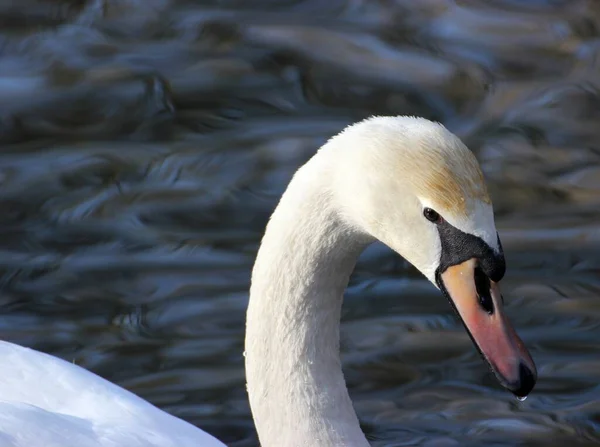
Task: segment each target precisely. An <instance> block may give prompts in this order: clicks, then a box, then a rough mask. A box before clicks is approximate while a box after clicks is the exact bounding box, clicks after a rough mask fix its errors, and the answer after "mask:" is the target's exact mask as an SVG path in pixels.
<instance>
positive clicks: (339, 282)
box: [245, 155, 370, 447]
mask: <svg viewBox="0 0 600 447" xmlns="http://www.w3.org/2000/svg"><path fill="white" fill-rule="evenodd" d="M317 157H318V155H317V156H316V157H315V158H313V160H311V161H309V162H308V164H307V165H305V167H303V168H301V169H300V170H299V171H298V173H297V174H296V176H295V177H294V179H293V180H292V182H291V183H290V186H289V187H288V189H287V191H286V192H285V194H284V195H283V197H282V199H281V201H280V203H279V205H278V207H277V209H276V210H275V212H274V213H273V216H272V217H271V220H270V222H269V225H268V227H267V231H266V233H265V236H264V238H263V241H262V244H261V248H260V250H259V253H258V255H257V259H256V263H255V266H254V270H253V274H252V287H251V290H250V303H249V306H248V313H247V322H246V348H245V349H246V352H245V356H246V378H247V386H248V394H249V399H250V405H251V409H252V413H253V417H254V421H255V424H256V428H257V431H258V435H259V438H260V442H261V444H262V445H263V447H275V446H277V447H295V446H299V447H300V446H302V447H311V446H315V447H316V446H319V447H328V446H344V447H355V446H356V447H359V446H360V447H363V446H368V445H369V444H368V443H367V441H366V438H365V436H364V434H363V433H362V431H361V429H360V426H359V423H358V419H357V417H356V413H355V412H354V409H353V407H352V403H351V401H350V397H349V396H348V391H347V388H346V383H345V380H344V376H343V374H342V369H341V362H340V356H339V323H340V311H341V306H342V297H343V292H344V290H345V288H346V286H347V284H348V280H349V277H350V274H351V272H352V270H353V268H354V266H355V264H356V260H357V258H358V256H359V254H360V252H361V251H362V250H363V249H364V247H365V246H366V245H367V244H368V243H369V242H370V240H367V239H366V237H364V236H361V235H359V234H357V233H355V232H354V231H353V230H351V229H350V228H349V227H347V226H346V225H344V224H343V223H342V222H340V221H339V219H338V217H337V213H336V210H335V209H334V207H333V206H332V203H331V199H330V195H329V193H328V191H327V188H326V185H325V183H326V181H327V180H326V179H327V177H328V175H327V172H326V170H320V169H319V166H318V165H317V164H316V163H317V162H316V161H315V159H316V158H317ZM311 164H312V166H311Z"/></svg>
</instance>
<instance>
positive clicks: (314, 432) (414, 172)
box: [245, 117, 537, 447]
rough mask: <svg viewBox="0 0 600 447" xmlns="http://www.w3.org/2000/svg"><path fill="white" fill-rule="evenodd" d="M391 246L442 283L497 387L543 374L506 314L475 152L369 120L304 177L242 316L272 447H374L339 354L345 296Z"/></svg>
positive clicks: (437, 131)
mask: <svg viewBox="0 0 600 447" xmlns="http://www.w3.org/2000/svg"><path fill="white" fill-rule="evenodd" d="M376 240H378V241H381V242H383V243H384V244H385V245H387V246H388V247H390V248H391V249H393V250H394V251H395V252H397V253H398V254H400V255H401V256H402V257H404V258H405V259H406V260H407V261H409V262H410V263H411V264H413V265H414V266H415V267H416V268H417V269H418V270H419V271H420V272H421V273H422V274H423V275H425V277H426V278H427V279H428V280H429V281H431V282H432V283H433V284H434V285H435V286H436V287H438V288H439V289H440V290H441V292H442V293H443V295H445V296H446V297H447V298H448V299H449V301H450V302H451V304H452V305H453V307H454V308H455V310H456V311H457V313H458V315H459V316H460V318H461V319H462V321H463V323H464V326H465V327H466V329H467V332H468V333H469V335H470V336H471V338H472V339H473V341H474V343H475V346H476V347H477V348H478V350H479V351H480V353H481V354H482V356H483V358H484V359H485V360H486V361H487V363H488V365H489V366H490V367H491V369H492V371H493V372H494V373H495V375H496V377H497V378H498V380H499V382H500V383H501V384H502V385H503V386H504V387H505V388H507V389H508V390H510V391H512V392H513V393H514V394H515V395H517V396H518V397H525V396H527V395H528V394H529V392H530V391H531V390H532V389H533V387H534V385H535V382H536V379H537V371H536V367H535V364H534V362H533V360H532V358H531V356H530V354H529V352H528V351H527V349H526V347H525V345H524V344H523V342H522V341H521V339H520V338H519V337H518V336H517V334H516V333H515V331H514V329H513V328H512V326H511V325H510V323H509V321H508V320H507V318H506V316H505V314H504V311H503V298H502V296H501V294H500V290H499V287H498V282H499V281H500V280H501V279H502V277H503V276H504V272H505V261H504V255H503V251H502V246H501V243H500V239H499V236H498V233H497V231H496V228H495V223H494V213H493V209H492V203H491V200H490V197H489V195H488V192H487V188H486V185H485V181H484V178H483V175H482V172H481V169H480V167H479V164H478V163H477V160H476V159H475V156H474V155H473V153H472V152H471V151H470V150H469V149H468V148H467V147H466V146H465V145H464V144H463V143H462V142H461V141H460V140H459V138H458V137H456V136H455V135H453V134H452V133H451V132H449V131H448V130H447V129H446V128H444V127H443V126H442V125H441V124H438V123H433V122H431V121H428V120H425V119H423V118H416V117H373V118H370V119H367V120H365V121H362V122H359V123H357V124H354V125H352V126H349V127H347V128H346V129H345V130H344V131H342V132H341V133H340V134H338V135H336V136H335V137H333V138H331V139H330V140H329V141H328V142H327V143H326V144H325V145H324V146H323V147H321V149H319V151H318V152H317V153H316V154H315V155H314V156H313V157H312V158H311V159H310V160H309V161H308V162H307V163H306V164H305V165H304V166H302V167H301V168H300V169H299V170H298V171H297V172H296V174H295V175H294V177H293V178H292V180H291V182H290V183H289V185H288V188H287V189H286V191H285V192H284V194H283V196H282V197H281V199H280V202H279V204H278V206H277V207H276V209H275V211H274V212H273V214H272V216H271V219H270V220H269V223H268V225H267V229H266V231H265V234H264V236H263V240H262V242H261V246H260V248H259V250H258V254H257V257H256V261H255V264H254V269H253V272H252V282H251V287H250V300H249V305H248V310H247V317H246V341H245V364H246V381H247V389H248V396H249V401H250V408H251V410H252V415H253V418H254V422H255V425H256V429H257V432H258V436H259V440H260V442H261V445H262V446H263V447H334V446H335V447H338V446H339V447H365V446H368V445H369V444H368V442H367V440H366V438H365V435H364V434H363V433H362V431H361V429H360V426H359V423H358V418H357V416H356V413H355V412H354V409H353V407H352V403H351V401H350V398H349V396H348V391H347V388H346V384H345V381H344V376H343V374H342V369H341V363H340V356H339V323H340V311H341V305H342V296H343V292H344V289H345V288H346V286H347V284H348V280H349V276H350V274H351V273H352V270H353V268H354V266H355V264H356V261H357V258H358V256H359V254H360V253H361V252H362V251H363V250H364V249H365V247H366V246H367V245H369V244H370V243H372V242H374V241H376Z"/></svg>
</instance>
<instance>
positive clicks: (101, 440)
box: [0, 342, 225, 447]
mask: <svg viewBox="0 0 600 447" xmlns="http://www.w3.org/2000/svg"><path fill="white" fill-rule="evenodd" d="M0 359H1V361H2V368H1V369H0V447H108V446H110V447H113V446H114V447H121V446H123V447H224V446H225V444H223V443H221V442H220V441H218V440H217V439H215V438H214V437H212V436H211V435H209V434H208V433H206V432H204V431H202V430H200V429H198V428H196V427H194V426H193V425H191V424H189V423H187V422H185V421H182V420H181V419H178V418H176V417H174V416H172V415H170V414H168V413H165V412H164V411H162V410H159V409H158V408H156V407H155V406H153V405H151V404H150V403H148V402H146V401H145V400H143V399H141V398H140V397H138V396H136V395H135V394H133V393H130V392H129V391H126V390H124V389H123V388H120V387H118V386H117V385H114V384H112V383H110V382H108V381H107V380H104V379H102V378H101V377H99V376H97V375H95V374H93V373H91V372H89V371H86V370H84V369H83V368H80V367H79V366H77V365H74V364H72V363H69V362H66V361H64V360H61V359H58V358H56V357H53V356H50V355H47V354H44V353H41V352H37V351H34V350H32V349H28V348H24V347H21V346H18V345H15V344H12V343H7V342H0Z"/></svg>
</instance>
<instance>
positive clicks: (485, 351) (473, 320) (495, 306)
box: [441, 259, 537, 398]
mask: <svg viewBox="0 0 600 447" xmlns="http://www.w3.org/2000/svg"><path fill="white" fill-rule="evenodd" d="M477 266H478V263H477V260H476V259H470V260H468V261H465V262H463V263H462V264H458V265H454V266H451V267H448V268H447V269H446V271H444V273H442V274H441V279H442V282H443V287H444V288H445V292H446V293H447V294H448V295H449V296H450V299H451V301H452V303H453V305H454V307H455V308H456V311H457V312H458V314H459V315H460V317H461V318H462V321H463V323H464V325H465V327H466V328H467V331H468V332H469V335H470V336H471V338H472V339H473V342H474V343H475V345H476V346H477V348H478V349H479V351H480V352H481V354H482V355H483V357H484V358H485V360H486V361H487V362H488V364H489V365H490V367H491V369H492V371H493V372H494V374H495V375H496V377H497V378H498V380H499V382H500V384H501V385H502V386H503V387H505V388H507V389H508V390H510V391H511V392H512V393H513V394H515V395H516V396H517V397H520V398H524V397H526V396H527V395H528V394H529V393H530V392H531V390H532V389H533V387H534V385H535V382H536V380H537V370H536V367H535V363H534V362H533V359H532V358H531V355H530V354H529V351H528V350H527V348H526V347H525V344H524V343H523V341H522V340H521V339H520V338H519V336H518V335H517V333H516V332H515V330H514V329H513V327H512V325H511V324H510V321H508V318H507V317H506V315H505V314H504V309H503V300H502V295H501V294H500V288H499V287H498V284H497V283H495V282H493V281H490V280H489V279H488V278H487V276H485V275H484V274H483V273H482V272H481V270H479V271H477V270H478V268H477ZM478 275H479V276H478ZM481 276H483V280H482V278H481ZM488 288H489V290H485V289H488Z"/></svg>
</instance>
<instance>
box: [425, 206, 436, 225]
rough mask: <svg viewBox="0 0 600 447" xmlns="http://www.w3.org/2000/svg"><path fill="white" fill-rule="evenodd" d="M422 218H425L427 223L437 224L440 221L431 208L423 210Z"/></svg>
mask: <svg viewBox="0 0 600 447" xmlns="http://www.w3.org/2000/svg"><path fill="white" fill-rule="evenodd" d="M423 216H425V219H427V220H428V221H430V222H434V223H435V222H439V220H440V215H439V214H438V213H437V212H435V211H434V210H432V209H431V208H425V209H424V210H423Z"/></svg>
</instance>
